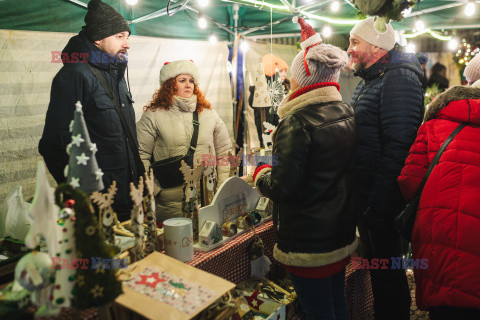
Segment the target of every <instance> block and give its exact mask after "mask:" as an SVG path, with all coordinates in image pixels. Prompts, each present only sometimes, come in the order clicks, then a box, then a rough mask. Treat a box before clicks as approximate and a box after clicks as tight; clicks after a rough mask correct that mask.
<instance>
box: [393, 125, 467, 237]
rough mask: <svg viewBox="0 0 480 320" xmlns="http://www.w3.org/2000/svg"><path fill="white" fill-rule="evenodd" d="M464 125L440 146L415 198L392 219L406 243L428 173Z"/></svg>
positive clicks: (410, 235) (410, 233)
mask: <svg viewBox="0 0 480 320" xmlns="http://www.w3.org/2000/svg"><path fill="white" fill-rule="evenodd" d="M466 125H467V123H466V122H463V123H462V124H460V125H459V126H458V127H457V128H456V129H455V130H453V132H452V133H451V134H450V136H449V137H448V138H447V139H446V140H445V142H444V143H443V144H442V146H441V148H440V149H439V150H438V152H437V154H436V155H435V158H433V161H432V163H430V166H429V167H428V170H427V172H426V173H425V176H424V177H423V180H422V182H421V183H420V186H419V187H418V189H417V192H416V193H415V197H413V199H412V200H411V201H410V202H409V203H408V204H407V206H406V207H405V209H403V211H402V212H400V214H399V215H398V216H396V217H395V219H394V224H395V226H396V228H397V229H398V231H399V232H400V234H401V235H402V236H403V237H404V238H405V239H406V240H407V241H408V242H411V239H412V231H413V225H414V224H415V218H416V216H417V211H418V205H419V204H420V197H421V195H422V191H423V187H425V183H427V180H428V177H429V176H430V173H432V171H433V168H434V167H435V166H436V165H437V163H438V160H440V157H441V156H442V153H443V151H445V149H446V148H447V146H448V145H449V144H450V142H452V140H453V138H454V137H455V136H456V135H457V133H459V132H460V131H461V130H462V129H463V128H465V126H466Z"/></svg>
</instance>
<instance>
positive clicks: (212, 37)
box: [208, 33, 218, 46]
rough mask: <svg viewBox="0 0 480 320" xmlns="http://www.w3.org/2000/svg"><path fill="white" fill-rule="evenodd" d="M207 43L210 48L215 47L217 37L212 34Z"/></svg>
mask: <svg viewBox="0 0 480 320" xmlns="http://www.w3.org/2000/svg"><path fill="white" fill-rule="evenodd" d="M208 41H209V42H210V44H211V45H212V46H214V45H216V44H217V42H218V39H217V36H216V35H214V34H213V33H212V34H211V35H210V36H209V37H208Z"/></svg>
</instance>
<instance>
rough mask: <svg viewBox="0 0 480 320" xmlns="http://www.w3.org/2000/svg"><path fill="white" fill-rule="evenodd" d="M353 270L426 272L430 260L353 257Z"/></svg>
mask: <svg viewBox="0 0 480 320" xmlns="http://www.w3.org/2000/svg"><path fill="white" fill-rule="evenodd" d="M352 269H354V270H358V269H365V270H372V269H403V270H415V269H417V270H418V269H420V270H425V269H428V259H404V258H401V257H391V258H390V259H379V258H373V259H365V258H361V257H352Z"/></svg>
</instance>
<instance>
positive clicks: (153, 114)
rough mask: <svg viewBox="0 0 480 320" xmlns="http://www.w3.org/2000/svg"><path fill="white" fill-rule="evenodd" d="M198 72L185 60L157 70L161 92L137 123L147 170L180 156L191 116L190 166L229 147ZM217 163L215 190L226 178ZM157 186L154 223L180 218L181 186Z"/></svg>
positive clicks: (185, 147) (224, 152)
mask: <svg viewBox="0 0 480 320" xmlns="http://www.w3.org/2000/svg"><path fill="white" fill-rule="evenodd" d="M198 81H199V71H198V68H197V66H196V65H195V64H194V63H193V62H192V61H188V60H179V61H173V62H170V63H166V64H165V65H164V66H163V67H162V69H161V70H160V88H159V89H158V90H157V92H156V93H155V94H154V95H153V99H152V101H151V102H150V103H149V105H147V106H145V107H144V113H143V115H142V118H141V119H140V121H139V122H138V123H137V136H138V144H139V151H140V157H141V158H142V161H143V163H144V165H145V168H149V167H150V165H151V161H153V162H156V161H160V160H164V159H168V158H171V157H175V156H181V155H185V154H186V153H187V150H188V148H189V147H190V141H191V139H192V135H193V123H192V118H193V112H194V111H195V110H196V111H197V113H198V120H199V122H200V125H199V131H198V142H197V148H196V150H195V154H194V159H193V160H194V162H193V163H194V164H197V163H199V162H201V161H202V160H203V159H205V158H203V157H202V156H204V155H210V156H215V157H217V158H218V159H219V158H221V157H222V156H228V151H230V150H231V149H232V144H231V141H230V138H229V136H228V131H227V128H226V126H225V123H224V122H223V121H222V119H221V118H220V116H219V115H218V114H217V112H216V111H215V110H214V109H213V107H212V106H211V105H210V103H209V102H208V101H207V100H205V96H204V94H203V92H202V91H200V88H199V87H198V83H199V82H198ZM224 162H225V161H220V162H219V164H220V165H219V166H217V180H218V184H217V185H218V186H220V185H221V184H222V182H223V181H224V180H226V179H227V178H228V175H229V171H230V167H229V166H228V165H223V164H224ZM155 186H156V196H155V202H156V206H157V208H156V213H157V221H160V222H163V221H164V220H165V219H168V218H173V217H179V216H181V215H182V196H183V186H179V187H174V188H167V189H162V188H161V186H160V184H159V183H158V180H156V179H155Z"/></svg>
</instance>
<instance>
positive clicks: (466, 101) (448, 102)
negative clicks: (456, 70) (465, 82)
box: [425, 86, 480, 124]
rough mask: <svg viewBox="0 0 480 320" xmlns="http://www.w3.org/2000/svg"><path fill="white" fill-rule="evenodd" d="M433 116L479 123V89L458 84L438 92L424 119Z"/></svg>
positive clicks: (426, 119)
mask: <svg viewBox="0 0 480 320" xmlns="http://www.w3.org/2000/svg"><path fill="white" fill-rule="evenodd" d="M433 118H436V119H448V120H453V121H456V122H463V121H466V122H470V123H473V124H480V89H479V88H472V87H461V86H458V87H453V88H451V89H450V90H447V91H445V92H444V93H442V94H440V95H439V96H438V97H436V98H435V100H434V101H433V102H432V103H431V104H430V106H429V108H428V110H427V112H426V114H425V121H428V120H430V119H433Z"/></svg>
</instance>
